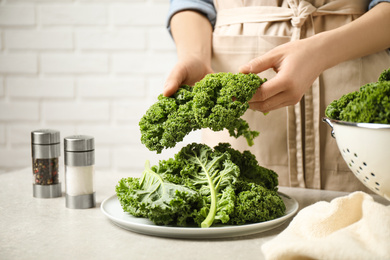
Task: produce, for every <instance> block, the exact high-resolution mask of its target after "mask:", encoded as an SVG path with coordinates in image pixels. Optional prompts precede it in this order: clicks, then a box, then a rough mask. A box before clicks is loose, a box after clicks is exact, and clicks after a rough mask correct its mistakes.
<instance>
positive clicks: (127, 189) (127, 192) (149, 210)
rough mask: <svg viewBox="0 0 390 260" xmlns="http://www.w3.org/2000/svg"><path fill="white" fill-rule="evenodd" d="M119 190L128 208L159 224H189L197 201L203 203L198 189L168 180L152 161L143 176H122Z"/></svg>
mask: <svg viewBox="0 0 390 260" xmlns="http://www.w3.org/2000/svg"><path fill="white" fill-rule="evenodd" d="M116 193H117V196H118V199H119V201H120V203H121V205H122V208H123V210H124V211H126V212H128V213H130V214H132V215H134V216H136V217H146V218H149V219H150V220H151V221H153V222H154V223H156V224H158V225H170V224H175V225H178V226H186V225H187V224H188V223H189V222H191V220H192V214H193V210H194V205H196V204H198V203H201V197H200V196H199V194H198V193H197V192H196V191H194V190H192V189H189V188H187V187H185V186H182V185H177V184H174V183H171V182H168V181H166V180H164V179H163V178H162V177H161V175H159V174H158V173H156V172H155V171H153V170H152V169H151V168H150V167H149V162H147V163H146V164H145V170H144V172H143V174H142V177H141V178H140V179H138V178H127V179H126V178H124V179H122V180H120V181H119V184H118V185H117V186H116ZM195 207H196V206H195Z"/></svg>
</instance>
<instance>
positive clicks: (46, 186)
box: [31, 129, 62, 198]
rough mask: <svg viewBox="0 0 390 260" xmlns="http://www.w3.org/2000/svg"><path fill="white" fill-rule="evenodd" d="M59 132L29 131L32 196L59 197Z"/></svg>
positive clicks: (49, 130) (48, 130)
mask: <svg viewBox="0 0 390 260" xmlns="http://www.w3.org/2000/svg"><path fill="white" fill-rule="evenodd" d="M60 146H61V144H60V132H59V131H57V130H51V129H40V130H35V131H32V132H31V154H32V170H33V196H34V197H36V198H55V197H61V196H62V192H61V183H60V181H59V176H58V172H59V166H58V161H59V160H58V159H59V157H60V155H61V147H60Z"/></svg>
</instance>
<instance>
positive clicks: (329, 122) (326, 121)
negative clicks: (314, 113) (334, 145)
mask: <svg viewBox="0 0 390 260" xmlns="http://www.w3.org/2000/svg"><path fill="white" fill-rule="evenodd" d="M322 121H324V122H325V123H327V124H328V125H329V126H330V127H331V128H332V132H331V135H332V137H333V138H336V136H335V134H334V129H333V124H332V122H331V121H330V119H329V118H327V117H324V118H322Z"/></svg>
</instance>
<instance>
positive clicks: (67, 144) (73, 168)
mask: <svg viewBox="0 0 390 260" xmlns="http://www.w3.org/2000/svg"><path fill="white" fill-rule="evenodd" d="M64 151H65V189H66V207H67V208H72V209H86V208H92V207H95V205H96V195H95V189H94V175H95V168H94V165H95V144H94V138H93V137H91V136H87V135H73V136H68V137H66V138H65V139H64Z"/></svg>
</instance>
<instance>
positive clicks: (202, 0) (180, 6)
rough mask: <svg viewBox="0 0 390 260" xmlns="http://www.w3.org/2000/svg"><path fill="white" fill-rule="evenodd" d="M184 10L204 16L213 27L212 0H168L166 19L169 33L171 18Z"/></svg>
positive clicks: (213, 10)
mask: <svg viewBox="0 0 390 260" xmlns="http://www.w3.org/2000/svg"><path fill="white" fill-rule="evenodd" d="M184 10H194V11H197V12H200V13H202V14H204V15H205V16H206V17H207V19H209V21H210V23H211V25H212V26H213V27H214V25H215V20H216V17H217V14H216V11H215V8H214V3H213V0H170V6H169V11H168V18H167V28H168V31H169V33H170V32H171V26H170V22H171V18H172V16H173V15H174V14H176V13H177V12H180V11H184Z"/></svg>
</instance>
